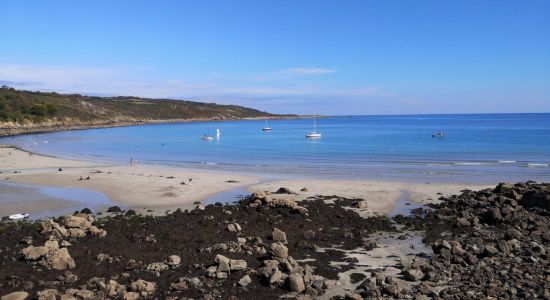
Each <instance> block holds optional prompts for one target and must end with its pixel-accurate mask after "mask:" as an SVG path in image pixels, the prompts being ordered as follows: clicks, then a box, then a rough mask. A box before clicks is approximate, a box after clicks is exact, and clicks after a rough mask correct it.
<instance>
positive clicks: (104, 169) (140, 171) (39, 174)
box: [0, 146, 487, 215]
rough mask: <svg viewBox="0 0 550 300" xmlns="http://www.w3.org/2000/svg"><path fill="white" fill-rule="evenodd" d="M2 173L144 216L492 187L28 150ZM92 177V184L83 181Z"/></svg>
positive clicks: (391, 201) (375, 200)
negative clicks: (232, 199)
mask: <svg viewBox="0 0 550 300" xmlns="http://www.w3.org/2000/svg"><path fill="white" fill-rule="evenodd" d="M59 168H62V171H59ZM0 172H1V174H0V179H2V180H4V181H5V182H15V183H24V184H31V185H37V186H53V187H66V188H82V189H90V190H94V191H98V192H101V193H104V194H105V195H107V196H108V198H109V199H110V200H111V201H113V202H115V203H117V204H120V205H123V206H126V207H128V208H132V209H137V210H142V211H144V210H150V209H152V210H166V209H176V208H183V209H185V208H191V207H193V206H194V204H195V203H196V202H197V201H203V200H205V199H208V198H209V197H211V196H213V195H216V194H219V193H222V194H223V192H226V193H228V194H230V193H231V191H232V190H238V191H239V192H242V190H247V191H249V192H255V191H270V192H275V191H276V190H277V189H278V188H279V187H283V186H284V187H288V188H289V189H291V190H292V191H294V192H296V194H295V195H280V196H279V195H276V196H275V197H285V198H291V199H298V198H301V199H304V198H307V197H310V196H314V195H338V196H342V197H348V198H362V199H365V200H367V202H368V209H367V210H365V211H362V212H361V213H362V214H366V215H372V214H387V213H389V212H391V211H392V210H393V209H394V208H395V206H396V203H397V202H398V201H399V199H401V198H403V195H406V198H407V199H409V201H413V202H416V203H421V204H425V203H429V202H433V201H437V199H438V198H439V197H440V196H441V195H450V194H454V193H458V192H459V191H460V190H462V189H465V188H469V189H473V190H478V189H481V188H485V187H487V186H485V185H469V184H462V183H448V184H440V183H438V184H426V183H423V184H419V183H406V182H392V181H374V180H368V181H366V180H329V179H323V180H319V179H294V180H279V181H267V182H262V178H261V176H260V175H254V174H239V173H231V172H222V171H207V170H195V169H188V168H178V167H168V166H156V165H130V164H128V165H112V164H105V163H98V162H93V161H77V160H70V159H63V158H57V157H51V156H44V155H39V154H33V155H30V154H29V152H27V151H25V150H22V149H18V148H14V147H11V146H1V147H0ZM88 176H89V177H90V180H79V179H80V178H81V177H82V178H87V177H88ZM303 188H306V189H307V191H305V190H303ZM438 193H440V194H438ZM35 202H36V203H38V202H40V206H42V207H44V209H54V208H55V205H60V204H59V203H55V204H54V203H53V202H51V201H50V202H48V200H42V199H41V200H40V201H35ZM29 203H30V202H29ZM3 206H5V207H6V209H4V210H5V212H7V211H10V212H11V211H17V210H22V209H26V207H25V206H23V207H21V206H18V207H17V209H15V208H14V207H15V204H14V203H11V202H7V201H4V203H3ZM27 209H28V207H27ZM5 212H4V213H5Z"/></svg>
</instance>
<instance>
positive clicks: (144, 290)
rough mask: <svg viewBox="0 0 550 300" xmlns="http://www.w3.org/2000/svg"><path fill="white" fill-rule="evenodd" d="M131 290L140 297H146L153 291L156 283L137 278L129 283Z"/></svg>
mask: <svg viewBox="0 0 550 300" xmlns="http://www.w3.org/2000/svg"><path fill="white" fill-rule="evenodd" d="M130 288H131V289H132V291H133V292H136V293H139V294H140V295H141V296H142V297H147V296H149V295H151V294H153V293H154V292H155V290H156V289H157V284H156V283H154V282H150V281H145V280H143V279H138V280H136V281H134V282H132V284H131V285H130Z"/></svg>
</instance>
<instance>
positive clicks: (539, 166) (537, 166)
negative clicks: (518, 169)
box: [527, 163, 550, 168]
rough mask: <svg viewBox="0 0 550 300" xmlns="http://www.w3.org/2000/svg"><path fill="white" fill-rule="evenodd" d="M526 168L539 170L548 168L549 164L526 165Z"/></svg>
mask: <svg viewBox="0 0 550 300" xmlns="http://www.w3.org/2000/svg"><path fill="white" fill-rule="evenodd" d="M527 167H528V168H529V167H532V168H541V167H543V168H544V167H550V164H543V163H527Z"/></svg>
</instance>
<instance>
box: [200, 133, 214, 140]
mask: <svg viewBox="0 0 550 300" xmlns="http://www.w3.org/2000/svg"><path fill="white" fill-rule="evenodd" d="M213 139H214V137H213V136H211V135H208V134H205V135H203V136H202V137H201V140H203V141H212V140H213Z"/></svg>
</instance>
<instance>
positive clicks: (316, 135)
mask: <svg viewBox="0 0 550 300" xmlns="http://www.w3.org/2000/svg"><path fill="white" fill-rule="evenodd" d="M306 138H308V139H320V138H321V133H319V132H317V120H316V119H315V115H313V131H310V132H308V133H307V134H306Z"/></svg>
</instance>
